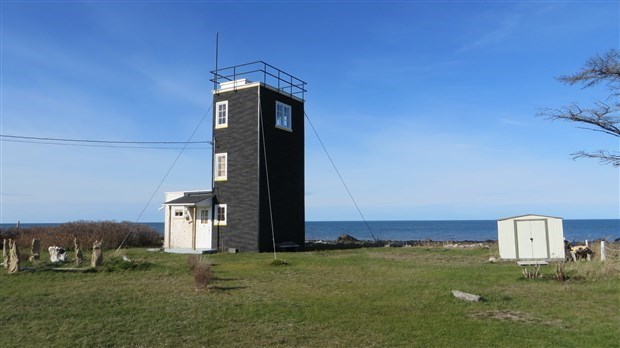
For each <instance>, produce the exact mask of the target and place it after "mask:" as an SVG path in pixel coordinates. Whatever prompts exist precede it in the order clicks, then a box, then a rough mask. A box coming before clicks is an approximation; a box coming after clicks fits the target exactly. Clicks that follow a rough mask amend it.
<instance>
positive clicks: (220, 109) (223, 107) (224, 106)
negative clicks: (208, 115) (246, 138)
mask: <svg viewBox="0 0 620 348" xmlns="http://www.w3.org/2000/svg"><path fill="white" fill-rule="evenodd" d="M226 127H228V100H225V101H221V102H217V103H215V128H226Z"/></svg>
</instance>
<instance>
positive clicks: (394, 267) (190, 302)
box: [0, 247, 620, 347]
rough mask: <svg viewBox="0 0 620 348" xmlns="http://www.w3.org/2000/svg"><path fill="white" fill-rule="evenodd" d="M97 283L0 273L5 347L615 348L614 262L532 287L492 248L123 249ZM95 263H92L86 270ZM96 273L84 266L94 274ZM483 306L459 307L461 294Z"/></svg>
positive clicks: (572, 269)
mask: <svg viewBox="0 0 620 348" xmlns="http://www.w3.org/2000/svg"><path fill="white" fill-rule="evenodd" d="M123 252H124V253H125V254H126V255H127V256H128V257H129V258H130V259H132V260H133V263H132V265H131V266H128V265H125V264H123V263H122V262H121V261H119V260H118V259H114V258H112V252H111V251H109V252H107V253H106V254H105V255H104V257H105V261H104V266H103V267H101V268H100V270H99V271H97V272H95V273H57V272H52V271H51V270H50V267H49V266H46V265H45V264H41V265H38V266H37V270H36V271H34V272H22V273H20V274H17V275H8V274H6V272H3V273H2V274H1V275H0V305H1V315H0V342H2V346H3V347H16V346H123V347H124V346H143V347H147V346H148V347H153V346H230V347H256V346H281V347H297V346H299V347H398V346H400V347H411V346H420V347H425V346H431V347H445V346H459V347H460V346H465V347H489V346H494V347H524V346H528V347H550V346H557V347H576V346H583V345H584V344H587V346H591V347H618V338H619V337H620V314H619V313H620V306H619V305H620V272H619V269H620V266H619V265H618V263H619V262H618V260H614V261H611V262H607V263H605V264H601V263H600V262H596V261H595V262H590V263H586V262H581V263H579V264H573V263H570V264H567V265H566V268H565V271H566V273H567V274H568V276H569V277H570V278H569V280H568V281H566V282H564V283H561V282H557V281H555V280H553V275H554V273H555V266H553V265H552V266H547V267H544V268H543V269H542V270H543V273H544V275H545V276H544V277H543V279H525V278H524V277H523V276H522V275H521V269H520V268H519V266H517V265H516V264H515V263H512V262H510V263H497V264H491V263H488V262H486V260H487V259H488V257H489V256H491V255H493V254H496V250H492V249H491V250H489V249H444V248H441V247H430V248H427V247H413V248H370V249H352V250H332V251H315V252H304V253H286V254H279V259H280V260H283V261H285V262H275V263H274V262H273V255H272V254H218V255H210V256H204V258H206V259H207V261H208V262H210V263H211V264H212V265H213V270H214V276H215V280H214V282H213V283H212V284H211V285H210V286H209V288H208V290H207V291H196V290H195V287H194V283H193V278H192V275H191V273H190V271H189V268H188V262H187V256H184V255H173V254H165V253H150V252H146V251H143V250H138V249H130V250H126V251H123ZM87 261H88V260H87ZM85 267H87V266H85ZM453 289H454V290H461V291H465V292H469V293H474V294H478V295H482V296H483V297H484V298H485V299H486V301H485V302H480V303H469V302H464V301H460V300H457V299H455V298H454V297H452V295H451V290H453Z"/></svg>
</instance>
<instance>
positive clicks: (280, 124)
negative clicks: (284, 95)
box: [276, 101, 293, 131]
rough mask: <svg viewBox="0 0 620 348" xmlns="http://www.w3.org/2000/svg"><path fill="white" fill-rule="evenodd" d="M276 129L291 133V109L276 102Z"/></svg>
mask: <svg viewBox="0 0 620 348" xmlns="http://www.w3.org/2000/svg"><path fill="white" fill-rule="evenodd" d="M276 128H280V129H284V130H287V131H293V109H292V108H291V106H290V105H288V104H284V103H282V102H279V101H276Z"/></svg>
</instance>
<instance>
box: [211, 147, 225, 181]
mask: <svg viewBox="0 0 620 348" xmlns="http://www.w3.org/2000/svg"><path fill="white" fill-rule="evenodd" d="M221 158H223V163H224V165H223V167H224V168H223V169H224V173H223V175H218V174H219V173H218V172H219V164H220V162H219V161H220V159H221ZM214 162H215V163H214V165H213V177H214V178H215V181H226V180H227V179H228V153H227V152H222V153H216V154H215V160H214Z"/></svg>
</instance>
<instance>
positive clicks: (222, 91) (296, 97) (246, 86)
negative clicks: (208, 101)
mask: <svg viewBox="0 0 620 348" xmlns="http://www.w3.org/2000/svg"><path fill="white" fill-rule="evenodd" d="M257 86H263V87H265V88H267V89H270V90H272V91H274V92H276V93H280V94H282V95H285V96H287V97H289V98H293V99H295V100H296V101H299V102H302V103H303V102H304V100H303V99H301V98H300V97H298V96H296V95H291V94H289V93H286V92H284V91H280V90H278V89H277V88H275V87H272V86H270V85H268V84H266V83H262V82H252V83H248V84H245V85H243V86H238V87H234V88H233V87H231V88H226V89H214V90H212V91H211V93H212V94H217V95H219V94H220V93H224V92H228V91H238V90H240V89H246V88H252V87H257Z"/></svg>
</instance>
